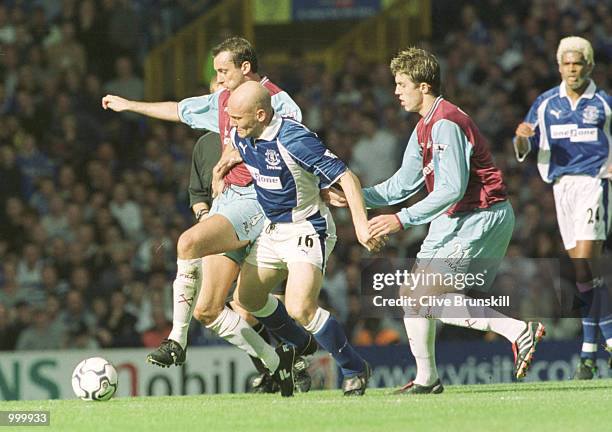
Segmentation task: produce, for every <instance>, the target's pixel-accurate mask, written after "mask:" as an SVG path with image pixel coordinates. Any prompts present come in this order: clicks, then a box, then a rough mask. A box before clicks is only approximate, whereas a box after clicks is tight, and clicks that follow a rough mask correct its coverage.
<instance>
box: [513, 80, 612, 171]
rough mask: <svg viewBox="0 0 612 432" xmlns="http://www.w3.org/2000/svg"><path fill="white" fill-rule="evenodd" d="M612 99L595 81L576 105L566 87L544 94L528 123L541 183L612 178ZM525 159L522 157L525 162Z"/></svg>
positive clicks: (532, 109)
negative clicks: (573, 178) (581, 177)
mask: <svg viewBox="0 0 612 432" xmlns="http://www.w3.org/2000/svg"><path fill="white" fill-rule="evenodd" d="M611 106H612V97H610V96H609V95H608V94H606V92H605V91H603V90H601V89H597V87H596V86H595V83H594V82H593V81H591V82H590V84H589V85H588V87H587V89H586V90H585V92H584V93H583V94H582V96H581V97H580V99H578V101H577V102H576V103H572V101H571V99H570V98H569V97H568V96H567V91H566V87H565V83H561V85H560V86H557V87H555V88H553V89H550V90H548V91H547V92H545V93H543V94H541V95H540V96H539V97H538V98H537V99H536V101H535V102H534V103H533V105H532V106H531V109H530V110H529V112H528V113H527V116H526V117H525V122H527V123H531V124H535V135H534V136H533V137H531V138H530V139H529V143H530V146H531V148H534V149H536V150H537V152H538V157H537V162H538V169H539V171H540V175H541V176H542V179H543V180H544V181H546V182H549V183H550V182H554V181H555V180H557V179H558V178H560V177H562V176H564V175H588V176H591V177H602V178H603V177H609V176H610V174H609V168H610V166H612V151H611V148H612V130H611V128H612V125H611V124H610V123H611V119H612V109H611ZM525 156H526V155H520V160H522V159H523V158H524V157H525Z"/></svg>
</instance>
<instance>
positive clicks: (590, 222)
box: [555, 176, 612, 379]
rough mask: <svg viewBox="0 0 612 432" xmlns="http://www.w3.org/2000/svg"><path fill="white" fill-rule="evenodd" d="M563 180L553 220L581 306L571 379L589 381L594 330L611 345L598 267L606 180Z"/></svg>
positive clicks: (606, 226) (606, 225)
mask: <svg viewBox="0 0 612 432" xmlns="http://www.w3.org/2000/svg"><path fill="white" fill-rule="evenodd" d="M563 180H564V183H565V184H564V186H565V189H560V188H557V189H558V190H556V191H555V202H557V199H558V200H559V202H560V205H557V207H561V211H559V210H558V211H557V213H558V215H557V219H558V222H559V228H560V230H561V232H562V237H563V242H564V245H565V247H566V249H567V252H568V255H569V256H570V258H572V261H573V263H574V269H575V275H576V288H577V291H578V297H579V299H580V300H581V303H582V307H581V315H582V331H583V332H582V334H583V341H582V342H583V343H582V349H581V353H580V363H579V365H578V367H577V369H576V372H575V374H574V378H576V379H591V378H593V376H594V375H595V374H596V370H597V368H596V366H595V358H596V355H597V348H598V346H597V333H598V330H599V331H601V333H602V335H603V337H604V339H605V340H606V346H610V345H611V344H612V314H611V313H610V309H609V307H608V306H609V305H608V302H609V298H608V287H607V286H606V283H605V280H604V279H603V278H602V277H601V270H600V269H599V268H598V267H599V264H600V262H599V261H600V259H601V255H602V250H603V242H604V241H605V239H606V237H607V234H608V233H609V230H610V222H611V220H610V210H611V209H612V208H611V207H610V198H611V195H610V180H607V179H606V180H600V179H596V178H591V177H583V176H580V177H573V176H568V177H564V178H563ZM555 186H556V185H555ZM564 233H565V234H564Z"/></svg>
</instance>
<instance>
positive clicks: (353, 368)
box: [304, 308, 365, 377]
mask: <svg viewBox="0 0 612 432" xmlns="http://www.w3.org/2000/svg"><path fill="white" fill-rule="evenodd" d="M304 328H305V329H306V330H307V331H309V332H310V333H312V335H313V336H314V338H315V339H316V341H317V342H318V343H319V345H320V346H322V347H323V349H325V350H326V351H327V352H328V353H330V354H331V355H332V357H333V358H334V360H336V362H337V363H338V365H339V366H340V369H341V370H342V375H343V376H345V377H351V376H354V375H357V374H359V373H361V372H363V371H364V370H365V362H364V360H363V359H362V358H361V357H360V356H359V354H357V351H355V348H353V347H352V346H351V344H349V342H348V339H347V338H346V334H345V333H344V330H343V329H342V326H341V325H340V323H339V322H338V321H336V319H335V318H334V317H333V316H331V314H330V313H329V311H327V310H325V309H323V308H318V309H317V311H316V312H315V315H314V318H313V319H312V321H311V322H309V323H308V324H307V325H306V326H305V327H304Z"/></svg>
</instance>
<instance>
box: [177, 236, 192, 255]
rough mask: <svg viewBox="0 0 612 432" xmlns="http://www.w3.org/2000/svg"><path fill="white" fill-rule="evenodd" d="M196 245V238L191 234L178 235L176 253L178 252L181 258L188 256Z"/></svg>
mask: <svg viewBox="0 0 612 432" xmlns="http://www.w3.org/2000/svg"><path fill="white" fill-rule="evenodd" d="M196 244H197V238H196V236H195V235H194V233H193V232H190V231H185V232H184V233H183V234H181V235H180V237H179V239H178V242H177V245H176V251H177V252H178V256H179V257H182V256H185V255H190V253H191V252H192V251H193V250H194V249H195V246H196Z"/></svg>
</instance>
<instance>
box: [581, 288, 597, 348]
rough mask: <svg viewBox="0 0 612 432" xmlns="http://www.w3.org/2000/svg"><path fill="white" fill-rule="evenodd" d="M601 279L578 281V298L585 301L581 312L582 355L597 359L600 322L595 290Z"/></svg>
mask: <svg viewBox="0 0 612 432" xmlns="http://www.w3.org/2000/svg"><path fill="white" fill-rule="evenodd" d="M598 282H599V281H598V280H597V279H596V280H592V281H589V282H578V283H576V288H577V289H578V298H580V300H581V301H582V303H583V306H582V307H581V310H580V313H581V315H582V349H581V351H580V357H581V358H583V359H592V360H595V357H596V356H597V327H598V322H599V307H598V304H597V301H596V300H597V299H596V297H595V292H596V291H597V288H596V287H597V286H598V285H599V283H598Z"/></svg>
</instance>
